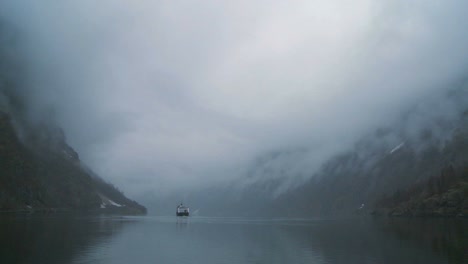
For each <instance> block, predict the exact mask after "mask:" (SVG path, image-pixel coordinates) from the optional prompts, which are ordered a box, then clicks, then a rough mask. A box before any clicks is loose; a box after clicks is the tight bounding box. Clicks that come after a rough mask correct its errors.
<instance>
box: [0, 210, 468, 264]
mask: <svg viewBox="0 0 468 264" xmlns="http://www.w3.org/2000/svg"><path fill="white" fill-rule="evenodd" d="M0 263H105V264H107V263H109V264H110V263H113V264H115V263H126V264H127V263H138V264H145V263H178V264H180V263H208V264H210V263H269V264H270V263H359V264H362V263H411V264H414V263H425V264H426V263H429V264H430V263H468V220H467V219H371V218H358V219H340V220H336V219H255V218H209V217H206V218H205V217H190V218H176V217H151V216H145V217H118V216H115V217H109V216H102V217H96V216H93V217H89V216H88V217H86V216H73V215H60V214H57V215H46V216H39V215H15V216H12V215H0Z"/></svg>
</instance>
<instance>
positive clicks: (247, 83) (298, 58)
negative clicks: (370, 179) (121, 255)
mask: <svg viewBox="0 0 468 264" xmlns="http://www.w3.org/2000/svg"><path fill="white" fill-rule="evenodd" d="M465 10H468V4H467V3H466V2H465V1H461V0H449V1H444V2H438V1H423V2H421V1H417V2H416V1H412V2H408V1H386V0H382V1H370V0H359V1H292V2H291V1H290V2H288V3H287V4H285V3H283V2H282V1H273V2H272V1H253V2H252V1H237V2H236V3H218V2H216V1H201V2H200V1H185V2H173V1H146V0H145V1H138V3H129V2H128V1H110V0H105V1H99V2H96V1H91V0H85V1H66V2H57V1H41V2H37V1H32V0H31V1H27V0H24V1H16V0H15V1H12V0H4V1H2V3H1V4H0V16H1V17H2V19H3V21H5V23H4V24H6V25H9V26H10V27H11V30H12V32H15V33H14V36H15V37H14V41H12V42H5V43H6V44H5V45H3V42H2V50H5V49H8V47H10V46H14V50H15V51H14V52H9V53H8V54H10V55H11V57H13V58H11V60H12V61H19V64H20V65H22V66H21V67H20V68H19V69H18V71H17V73H16V74H17V75H19V76H20V79H21V81H19V84H18V85H17V86H15V88H14V89H13V90H11V89H10V90H9V91H8V92H9V93H10V94H14V95H15V96H17V97H18V98H20V100H22V101H23V102H24V105H26V106H27V107H26V108H25V111H26V112H27V114H26V116H27V118H28V119H30V120H33V122H42V121H43V120H50V122H52V123H56V124H57V125H58V126H60V127H62V128H63V130H64V132H65V134H66V135H67V140H68V142H69V144H70V145H71V146H72V147H73V148H74V149H76V150H77V152H78V153H79V154H80V158H81V159H82V160H83V161H84V162H85V163H86V164H88V165H89V166H90V167H91V168H92V169H93V170H94V171H95V172H97V174H99V175H100V176H102V177H103V178H105V179H106V180H109V181H111V182H113V183H114V184H115V185H117V186H119V188H121V189H122V190H123V191H124V192H125V193H126V194H128V195H130V196H132V197H137V196H144V195H148V194H151V195H156V196H159V195H166V194H170V193H172V192H173V191H181V190H187V189H192V190H193V189H199V188H204V187H207V186H208V187H209V186H216V185H218V184H226V183H227V182H231V181H236V180H237V179H239V178H242V179H246V178H249V177H246V175H249V173H250V174H254V176H252V177H250V178H249V179H251V181H252V182H255V181H258V180H263V177H267V178H268V179H267V180H270V179H272V180H275V179H276V178H278V179H281V180H284V179H285V181H286V182H288V181H289V182H290V185H292V186H294V185H295V184H296V185H297V183H298V182H301V180H304V179H308V178H309V177H311V176H313V175H314V172H316V171H317V170H319V169H320V167H321V166H322V165H323V164H324V163H325V162H326V161H328V160H329V159H330V158H332V157H334V156H336V155H337V154H339V153H342V152H343V151H346V150H349V149H352V148H353V147H354V146H355V144H356V142H357V141H359V140H361V139H362V138H363V137H365V136H366V135H369V134H371V133H374V131H375V130H376V129H378V128H382V127H389V126H390V127H393V126H399V124H401V122H400V119H402V118H404V117H406V118H407V120H408V121H404V122H403V124H408V125H402V126H403V128H402V129H401V131H403V132H402V133H403V134H405V135H411V134H418V133H419V132H418V131H420V130H421V129H422V128H425V127H436V126H433V124H431V122H432V121H431V120H433V118H434V117H436V118H437V117H440V118H441V119H444V120H452V119H453V118H455V117H456V116H457V115H458V114H459V111H460V109H461V107H459V106H460V105H465V103H466V101H463V100H458V101H457V100H452V99H445V98H446V94H447V93H448V91H450V90H452V89H455V88H459V87H463V80H466V79H465V78H466V74H467V70H468V67H467V66H468V65H467V62H468V53H467V52H466V47H467V46H468V31H466V27H467V22H466V19H465ZM8 45H10V46H8ZM5 47H6V48H5ZM17 79H18V78H17ZM460 83H462V84H460ZM463 89H465V88H463ZM461 91H462V93H463V92H464V93H465V94H466V89H465V90H461ZM3 92H4V91H3ZM7 96H9V95H7ZM434 106H435V107H434ZM414 109H416V110H414ZM408 112H410V113H412V114H405V113H408ZM405 122H406V123H405ZM434 131H436V132H437V131H440V135H436V136H440V137H441V138H443V137H445V132H444V131H442V130H434ZM402 138H403V137H402ZM388 142H389V143H388V145H389V148H390V149H389V150H391V149H392V148H393V147H395V146H397V145H398V144H400V143H401V141H400V138H399V137H394V138H392V139H391V138H389V139H388ZM393 144H394V145H393ZM271 153H280V154H279V155H278V156H277V158H275V159H273V160H272V161H271V164H269V165H268V167H269V168H270V169H271V172H268V173H261V174H260V175H257V174H255V173H256V171H255V170H253V173H252V169H251V168H252V164H255V163H256V162H257V161H258V160H262V159H263V158H264V157H265V156H268V155H273V156H274V155H275V154H271ZM285 153H286V154H285ZM296 179H299V181H297V180H296ZM248 184H249V182H248V181H246V182H244V183H243V184H240V185H248Z"/></svg>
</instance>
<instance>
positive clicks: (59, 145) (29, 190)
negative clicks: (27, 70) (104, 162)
mask: <svg viewBox="0 0 468 264" xmlns="http://www.w3.org/2000/svg"><path fill="white" fill-rule="evenodd" d="M12 122H13V121H12V118H11V117H10V116H9V115H8V114H6V113H4V112H1V113H0V211H3V212H5V211H23V210H24V211H51V210H52V211H55V210H73V211H87V212H109V213H128V214H143V213H145V212H146V209H145V207H143V206H141V205H139V204H138V203H137V202H135V201H132V200H130V199H128V198H126V197H125V196H124V195H123V194H122V193H121V192H120V191H119V190H117V189H116V188H115V187H114V186H112V185H110V184H108V183H106V182H104V181H103V180H102V179H100V178H98V177H97V176H95V175H93V174H92V172H91V171H90V170H88V169H86V168H85V167H84V166H83V164H81V162H80V160H79V157H78V154H77V153H76V152H75V151H74V150H73V149H72V148H71V147H70V146H68V145H67V144H66V142H65V138H64V134H63V132H61V130H60V129H56V131H55V133H53V132H52V131H50V130H49V129H48V128H47V127H46V126H44V127H38V128H36V129H35V130H34V133H32V134H30V135H31V136H28V137H27V138H25V139H24V140H25V141H24V142H28V144H24V143H23V142H22V141H20V139H19V138H18V136H17V133H16V131H15V129H14V127H13V125H12Z"/></svg>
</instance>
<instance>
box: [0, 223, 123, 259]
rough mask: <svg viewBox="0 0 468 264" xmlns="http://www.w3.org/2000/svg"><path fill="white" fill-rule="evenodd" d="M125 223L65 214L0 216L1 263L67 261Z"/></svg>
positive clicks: (106, 237)
mask: <svg viewBox="0 0 468 264" xmlns="http://www.w3.org/2000/svg"><path fill="white" fill-rule="evenodd" d="M123 224H124V222H122V221H115V219H111V218H108V217H96V216H94V217H83V216H77V215H68V214H51V215H35V214H33V215H27V214H26V215H8V214H7V215H5V214H4V215H1V217H0V262H1V263H51V264H53V263H60V264H63V263H70V262H71V261H72V259H73V258H74V256H76V255H79V254H81V253H82V252H86V251H87V250H89V249H92V248H94V247H95V246H96V245H97V244H100V243H105V242H106V240H108V239H110V237H111V236H113V235H115V234H116V233H118V232H120V231H121V230H122V227H123Z"/></svg>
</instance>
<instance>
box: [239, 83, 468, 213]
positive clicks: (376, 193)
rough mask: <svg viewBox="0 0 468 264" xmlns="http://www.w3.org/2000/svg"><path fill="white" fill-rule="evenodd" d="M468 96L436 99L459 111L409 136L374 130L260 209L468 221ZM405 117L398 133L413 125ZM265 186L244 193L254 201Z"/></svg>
mask: <svg viewBox="0 0 468 264" xmlns="http://www.w3.org/2000/svg"><path fill="white" fill-rule="evenodd" d="M467 96H468V89H467V86H466V83H464V84H462V85H461V87H459V88H457V89H454V91H452V92H451V93H449V94H448V95H447V98H441V100H448V103H449V104H452V103H453V104H454V105H457V109H456V110H455V111H454V113H452V114H451V115H450V118H448V117H447V116H445V117H444V116H443V115H442V114H441V115H438V114H436V115H434V116H433V117H431V118H433V119H432V120H429V121H428V122H427V124H429V125H426V126H424V125H423V126H421V127H418V128H417V129H415V131H416V133H413V135H408V133H404V132H402V131H403V130H404V129H402V128H385V129H379V130H377V131H376V132H375V133H374V134H373V135H369V136H368V137H366V138H363V139H362V140H361V141H360V142H358V143H357V144H356V145H355V148H354V149H353V150H351V151H349V152H347V153H343V154H342V155H339V156H337V157H335V158H333V159H331V160H330V161H328V162H326V163H325V164H324V165H323V166H322V169H321V170H320V171H319V172H318V173H317V174H316V175H314V176H312V177H311V178H310V179H309V180H308V181H306V182H305V183H304V184H302V185H300V186H299V187H297V188H292V189H290V190H289V191H286V192H283V193H282V194H280V195H279V196H277V197H276V198H274V199H273V201H272V206H266V207H260V206H256V208H257V210H258V209H259V208H264V209H265V210H267V211H269V214H278V215H282V214H283V215H295V216H301V215H315V216H317V215H336V214H369V213H373V214H380V215H382V214H384V215H394V216H397V215H398V216H400V215H407V216H468V111H466V109H468V106H466V105H465V99H466V98H467ZM412 114H413V113H408V115H409V116H411V115H412ZM406 119H407V120H406V123H407V124H406V125H403V126H402V127H408V126H412V125H414V124H413V123H414V121H413V120H414V119H412V118H406ZM389 138H391V139H392V140H389ZM396 139H398V140H396ZM389 142H393V144H394V145H390V143H389ZM269 185H270V186H269V187H268V184H265V182H263V183H258V184H256V185H254V186H252V187H251V188H250V189H249V190H248V191H247V192H248V193H249V195H250V196H251V197H252V198H253V200H255V199H256V198H255V197H262V196H265V195H264V194H265V193H266V192H271V190H275V188H277V186H278V184H275V183H272V182H270V183H269ZM273 205H274V206H273ZM270 208H274V210H270Z"/></svg>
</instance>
